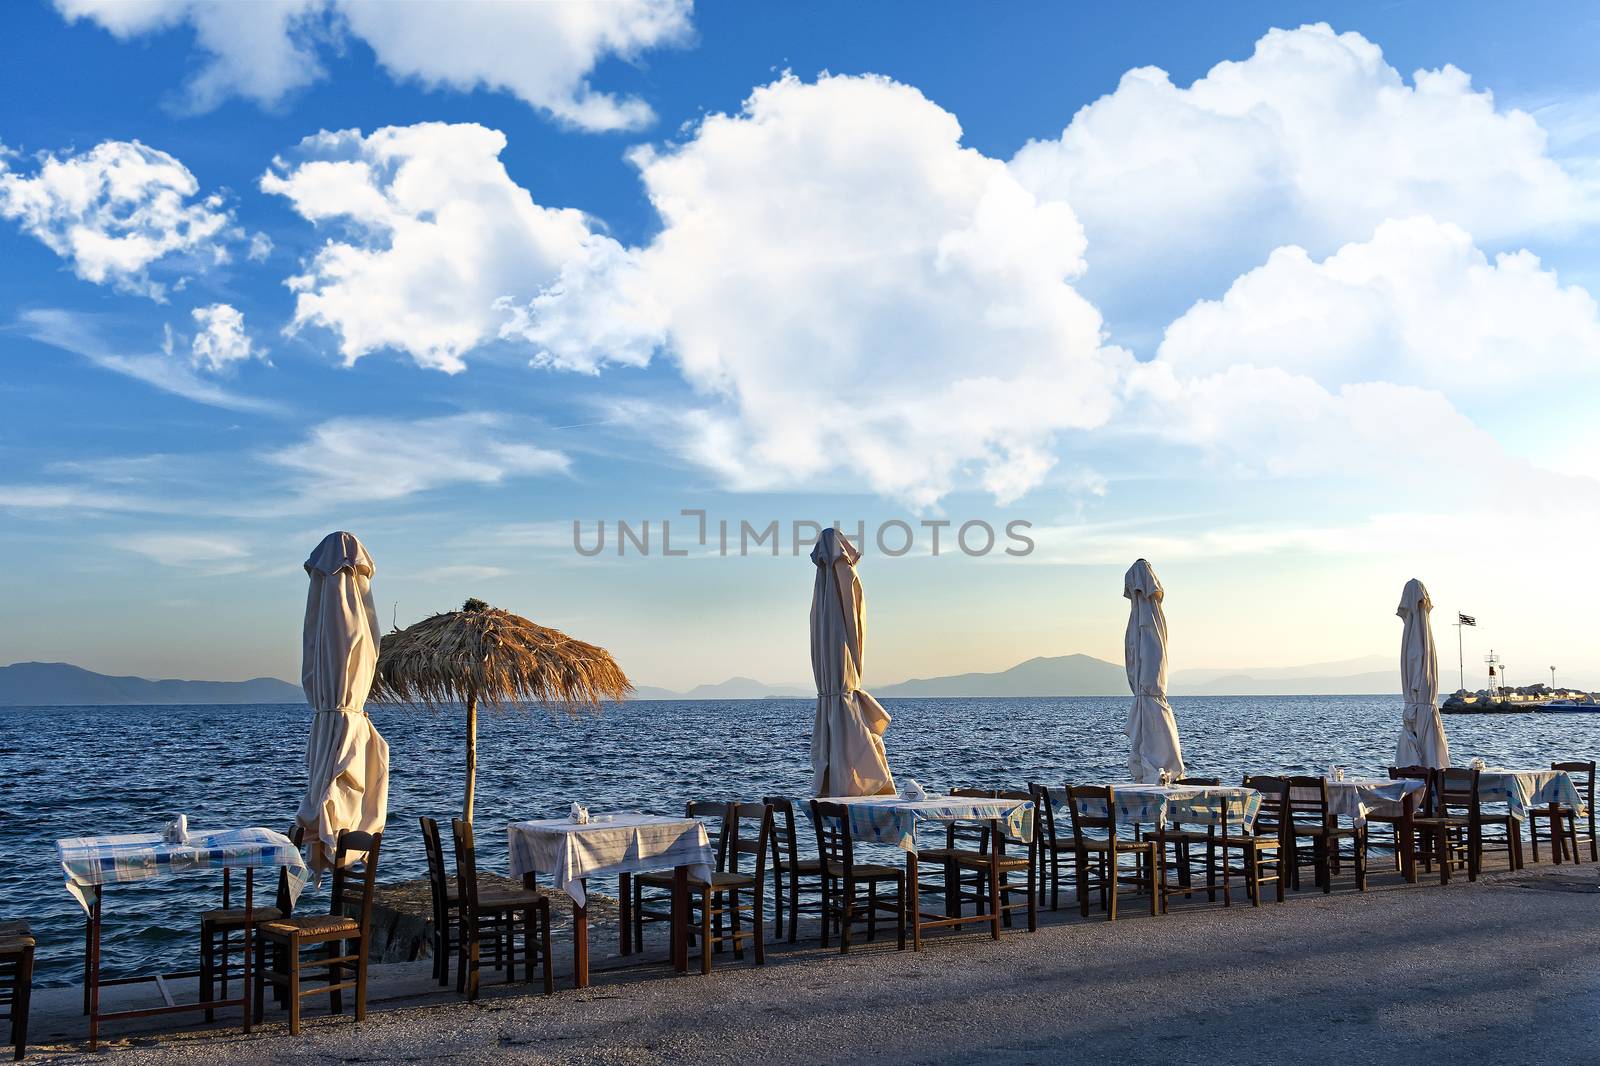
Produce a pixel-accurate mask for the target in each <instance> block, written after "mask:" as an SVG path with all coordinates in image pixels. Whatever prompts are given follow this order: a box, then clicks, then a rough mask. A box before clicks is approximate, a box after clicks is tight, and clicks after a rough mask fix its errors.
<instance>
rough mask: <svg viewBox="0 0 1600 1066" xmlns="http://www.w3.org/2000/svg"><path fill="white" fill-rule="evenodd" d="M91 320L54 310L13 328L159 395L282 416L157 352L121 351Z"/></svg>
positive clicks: (26, 315) (31, 315) (29, 314)
mask: <svg viewBox="0 0 1600 1066" xmlns="http://www.w3.org/2000/svg"><path fill="white" fill-rule="evenodd" d="M91 321H92V320H91V319H90V318H89V316H86V315H82V314H76V313H73V312H68V311H63V310H58V309H54V308H41V309H38V310H32V311H24V312H22V314H21V315H19V316H18V318H17V322H16V325H15V326H14V328H15V329H17V330H19V331H21V332H22V333H23V334H25V335H26V336H28V337H31V338H32V339H33V340H36V341H38V342H39V343H41V344H48V345H50V346H51V347H52V348H59V349H61V350H62V351H65V352H71V353H72V354H74V355H77V356H80V357H82V358H84V359H87V360H89V362H91V363H93V364H94V365H95V366H98V367H100V368H101V369H103V370H110V371H112V372H113V373H117V374H122V375H125V376H127V377H130V378H133V379H135V380H136V381H142V382H144V383H145V384H146V385H150V386H153V387H155V388H158V389H160V390H162V391H163V392H170V393H172V394H173V395H175V396H182V397H183V398H184V399H187V400H193V401H194V402H196V403H203V404H206V405H208V406H211V407H221V408H225V409H227V410H230V411H253V412H258V413H263V414H276V413H281V412H282V410H283V408H282V407H280V406H279V405H278V404H275V403H272V402H271V401H268V400H262V399H258V398H256V397H253V396H243V395H240V394H239V393H237V392H233V391H230V390H228V389H224V388H222V387H220V386H218V385H215V384H212V383H211V382H209V381H206V380H205V379H204V378H201V377H200V376H199V375H198V374H196V373H195V372H194V371H193V370H192V369H190V368H189V367H187V366H185V365H183V364H182V363H181V362H179V361H178V360H176V359H174V358H173V357H171V356H169V355H166V354H165V353H163V352H160V351H150V352H133V353H131V354H130V353H126V352H119V351H117V350H116V349H114V348H113V347H112V346H111V345H110V344H108V343H106V341H105V340H104V339H103V338H102V337H101V336H100V334H99V332H98V331H97V330H96V329H94V327H93V326H92V325H91Z"/></svg>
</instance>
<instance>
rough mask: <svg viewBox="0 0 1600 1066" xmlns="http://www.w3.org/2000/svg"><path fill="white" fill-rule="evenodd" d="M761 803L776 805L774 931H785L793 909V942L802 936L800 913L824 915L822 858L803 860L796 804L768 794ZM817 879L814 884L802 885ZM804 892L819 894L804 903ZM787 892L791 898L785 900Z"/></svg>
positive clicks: (773, 816)
mask: <svg viewBox="0 0 1600 1066" xmlns="http://www.w3.org/2000/svg"><path fill="white" fill-rule="evenodd" d="M761 802H763V803H765V804H766V805H767V806H769V807H771V808H772V889H773V891H772V912H773V926H774V931H775V932H776V933H777V934H778V935H780V936H781V935H782V933H783V913H784V906H785V903H786V902H787V905H788V911H789V943H791V944H793V943H794V942H795V941H796V940H797V939H799V935H800V914H801V912H802V911H804V912H805V913H808V914H816V915H819V916H820V915H821V914H822V860H821V859H802V858H801V857H800V843H799V840H798V838H797V837H796V835H795V818H794V803H793V801H791V800H788V799H785V798H784V797H782V796H767V797H765V798H764V799H763V800H762V801H761ZM811 878H815V884H814V885H803V884H801V881H802V879H811ZM802 892H807V893H815V894H816V899H815V900H814V901H813V900H807V901H805V902H802V901H801V899H800V894H801V893H802ZM785 895H787V897H788V898H787V900H785Z"/></svg>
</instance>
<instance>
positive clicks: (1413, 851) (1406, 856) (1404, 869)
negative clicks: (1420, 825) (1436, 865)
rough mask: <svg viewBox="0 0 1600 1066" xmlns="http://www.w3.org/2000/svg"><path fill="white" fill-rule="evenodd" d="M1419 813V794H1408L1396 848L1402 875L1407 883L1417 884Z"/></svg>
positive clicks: (1402, 806) (1401, 816) (1396, 834)
mask: <svg viewBox="0 0 1600 1066" xmlns="http://www.w3.org/2000/svg"><path fill="white" fill-rule="evenodd" d="M1416 813H1417V794H1416V793H1415V792H1407V793H1406V796H1405V799H1404V801H1402V803H1401V807H1400V824H1399V826H1397V827H1396V833H1395V846H1396V847H1398V848H1399V849H1400V873H1401V874H1402V875H1403V876H1404V877H1405V879H1406V883H1407V884H1411V885H1414V884H1416V883H1417V844H1416V839H1417V830H1416V823H1415V821H1414V819H1415V817H1416Z"/></svg>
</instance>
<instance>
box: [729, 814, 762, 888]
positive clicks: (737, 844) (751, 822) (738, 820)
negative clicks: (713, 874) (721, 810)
mask: <svg viewBox="0 0 1600 1066" xmlns="http://www.w3.org/2000/svg"><path fill="white" fill-rule="evenodd" d="M725 824H726V825H727V834H728V872H729V873H741V872H743V871H741V870H740V868H739V865H740V864H739V856H741V855H753V856H755V860H756V868H755V878H756V883H757V884H759V883H760V882H761V879H762V877H763V876H764V875H765V874H766V872H767V852H769V851H771V850H772V825H773V817H772V806H771V804H768V803H733V804H729V806H728V816H727V818H726V820H725Z"/></svg>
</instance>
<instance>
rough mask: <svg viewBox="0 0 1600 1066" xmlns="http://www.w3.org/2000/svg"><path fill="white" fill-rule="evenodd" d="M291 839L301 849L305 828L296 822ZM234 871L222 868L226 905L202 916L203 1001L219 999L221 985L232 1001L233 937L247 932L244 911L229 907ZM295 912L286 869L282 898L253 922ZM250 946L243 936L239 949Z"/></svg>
mask: <svg viewBox="0 0 1600 1066" xmlns="http://www.w3.org/2000/svg"><path fill="white" fill-rule="evenodd" d="M288 836H289V841H290V842H291V843H292V844H294V846H295V847H297V848H298V847H299V846H300V845H301V843H302V842H303V841H304V840H305V828H304V827H303V826H301V825H300V823H298V822H296V823H295V824H294V825H292V826H290V827H289V833H288ZM232 872H233V871H231V870H229V869H228V868H227V867H223V869H222V906H221V907H220V908H218V909H216V910H210V911H206V912H205V913H203V914H201V915H200V998H201V999H203V1000H209V999H214V998H216V997H215V994H216V990H217V985H218V983H219V982H220V984H221V985H222V998H223V999H227V998H228V960H229V958H230V957H231V956H232V955H233V953H234V950H235V944H234V942H233V934H235V933H242V932H243V931H244V914H245V911H244V908H243V907H233V906H230V905H229V904H230V897H231V895H232V877H231V876H230V875H231V874H232ZM293 910H294V901H293V900H292V899H291V898H290V896H289V871H288V869H287V868H285V869H282V870H279V871H278V895H277V898H276V899H274V900H273V903H272V906H270V907H257V908H255V911H254V913H253V914H252V915H251V921H252V922H254V923H260V922H270V921H272V920H273V919H274V918H286V917H288V916H289V914H290V913H291V912H292V911H293ZM248 946H249V945H247V944H245V942H244V938H243V937H242V936H241V937H240V939H239V941H238V944H237V948H238V950H239V951H244V950H246V949H247V948H248ZM216 1013H217V1012H216V1011H211V1010H208V1011H206V1021H208V1022H210V1021H215V1020H216Z"/></svg>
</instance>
